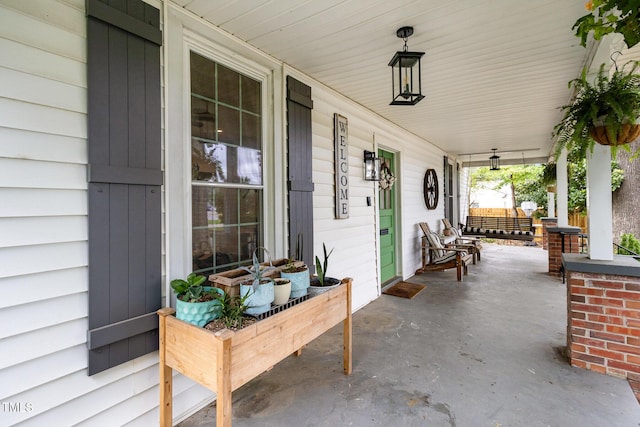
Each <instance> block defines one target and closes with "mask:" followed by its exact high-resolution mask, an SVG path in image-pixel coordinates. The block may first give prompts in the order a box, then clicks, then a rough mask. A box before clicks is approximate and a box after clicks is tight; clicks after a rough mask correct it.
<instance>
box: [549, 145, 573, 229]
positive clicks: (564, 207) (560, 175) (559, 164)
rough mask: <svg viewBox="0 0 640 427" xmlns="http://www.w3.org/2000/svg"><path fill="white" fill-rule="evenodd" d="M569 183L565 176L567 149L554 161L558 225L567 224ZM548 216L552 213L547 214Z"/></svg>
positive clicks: (565, 225) (563, 225)
mask: <svg viewBox="0 0 640 427" xmlns="http://www.w3.org/2000/svg"><path fill="white" fill-rule="evenodd" d="M568 189H569V184H568V178H567V150H566V149H562V153H560V156H558V160H557V161H556V191H557V193H558V227H568V226H569V202H568V201H569V190H568ZM549 216H550V217H551V216H552V215H549Z"/></svg>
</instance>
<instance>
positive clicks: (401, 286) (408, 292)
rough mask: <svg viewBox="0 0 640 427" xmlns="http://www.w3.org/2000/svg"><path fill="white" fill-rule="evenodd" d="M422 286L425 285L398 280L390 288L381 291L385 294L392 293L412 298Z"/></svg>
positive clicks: (424, 286)
mask: <svg viewBox="0 0 640 427" xmlns="http://www.w3.org/2000/svg"><path fill="white" fill-rule="evenodd" d="M424 288H426V285H417V284H415V283H409V282H398V283H396V284H395V285H393V286H391V287H390V288H387V289H385V290H384V291H382V293H383V294H386V295H393V296H395V297H401V298H409V299H412V298H413V297H415V296H416V295H418V293H420V291H421V290H423V289H424Z"/></svg>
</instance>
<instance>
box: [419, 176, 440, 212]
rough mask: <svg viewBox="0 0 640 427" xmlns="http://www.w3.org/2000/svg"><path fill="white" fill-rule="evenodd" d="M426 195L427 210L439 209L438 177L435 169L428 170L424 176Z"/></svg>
mask: <svg viewBox="0 0 640 427" xmlns="http://www.w3.org/2000/svg"><path fill="white" fill-rule="evenodd" d="M422 192H423V193H424V203H425V204H426V205H427V209H435V208H437V207H438V175H437V174H436V170H435V169H427V172H426V173H425V174H424V185H423V188H422Z"/></svg>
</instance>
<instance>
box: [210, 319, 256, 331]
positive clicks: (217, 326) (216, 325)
mask: <svg viewBox="0 0 640 427" xmlns="http://www.w3.org/2000/svg"><path fill="white" fill-rule="evenodd" d="M257 321H258V319H256V318H255V317H248V316H243V317H242V324H241V325H240V327H239V328H229V327H227V326H226V325H225V324H224V320H222V319H214V320H212V321H211V322H209V323H207V324H206V325H204V328H205V329H208V330H210V331H212V332H218V331H221V330H223V329H229V330H232V331H238V330H240V329H242V328H246V327H247V326H250V325H253V324H254V323H256V322H257Z"/></svg>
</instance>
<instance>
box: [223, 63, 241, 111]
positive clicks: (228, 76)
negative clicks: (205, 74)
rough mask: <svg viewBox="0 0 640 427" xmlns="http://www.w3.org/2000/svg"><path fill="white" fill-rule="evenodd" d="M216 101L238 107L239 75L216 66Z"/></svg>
mask: <svg viewBox="0 0 640 427" xmlns="http://www.w3.org/2000/svg"><path fill="white" fill-rule="evenodd" d="M218 101H220V102H224V103H225V104H229V105H231V106H233V107H240V74H238V73H236V72H235V71H233V70H230V69H228V68H227V67H224V66H222V65H220V64H218Z"/></svg>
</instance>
